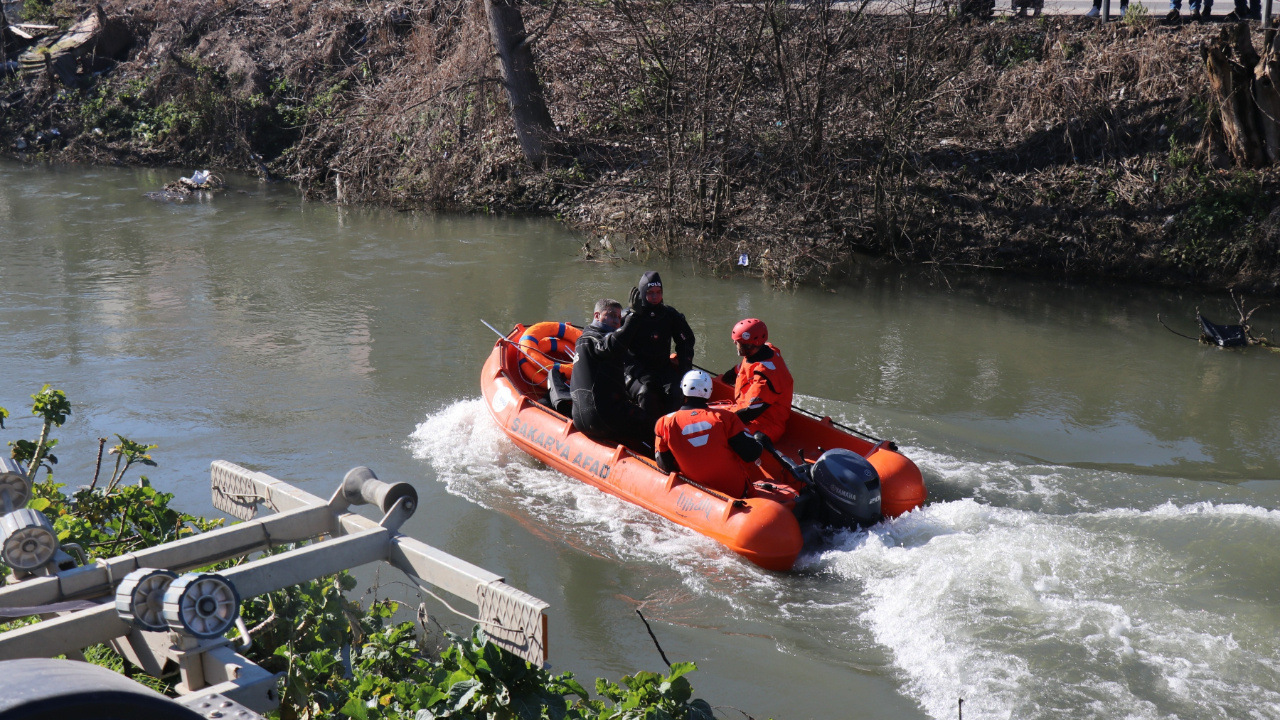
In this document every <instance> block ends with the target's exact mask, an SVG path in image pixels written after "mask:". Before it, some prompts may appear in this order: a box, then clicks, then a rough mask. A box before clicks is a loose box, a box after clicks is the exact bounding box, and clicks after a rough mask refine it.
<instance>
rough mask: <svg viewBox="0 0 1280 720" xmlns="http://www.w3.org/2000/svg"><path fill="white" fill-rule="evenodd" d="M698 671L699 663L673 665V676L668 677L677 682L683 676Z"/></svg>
mask: <svg viewBox="0 0 1280 720" xmlns="http://www.w3.org/2000/svg"><path fill="white" fill-rule="evenodd" d="M697 669H698V664H697V663H691V662H678V663H672V665H671V674H670V675H668V677H669V678H670V679H672V680H675V679H676V678H678V677H681V676H682V675H687V674H688V673H691V672H693V671H694V670H697Z"/></svg>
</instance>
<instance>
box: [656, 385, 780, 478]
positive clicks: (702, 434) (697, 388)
mask: <svg viewBox="0 0 1280 720" xmlns="http://www.w3.org/2000/svg"><path fill="white" fill-rule="evenodd" d="M680 391H681V393H682V394H683V397H684V404H682V405H681V406H680V409H679V410H677V411H675V412H673V413H669V414H667V415H664V416H662V418H661V419H659V420H658V424H657V425H656V426H655V427H654V429H653V432H654V440H653V451H654V456H655V458H656V459H657V461H658V467H659V468H660V469H661V470H662V471H663V472H667V473H672V472H680V473H684V475H685V477H688V478H689V479H690V480H693V481H694V482H696V483H699V484H701V485H704V486H706V487H709V488H711V489H712V490H717V491H719V492H722V493H724V494H725V495H728V496H729V497H733V498H740V497H742V496H743V494H744V493H746V491H747V481H748V480H749V479H750V475H749V474H748V472H747V463H753V462H755V461H756V460H758V459H759V458H760V453H761V452H762V451H763V449H764V448H763V447H761V445H760V443H758V442H756V440H755V438H752V437H751V436H750V435H748V434H747V427H746V426H745V425H743V424H742V421H741V420H739V419H738V416H737V415H735V414H733V412H732V411H730V410H728V409H727V408H713V407H708V406H707V399H708V398H710V397H711V375H710V373H708V372H706V371H705V370H690V371H689V372H687V373H685V374H684V377H683V378H682V379H681V380H680Z"/></svg>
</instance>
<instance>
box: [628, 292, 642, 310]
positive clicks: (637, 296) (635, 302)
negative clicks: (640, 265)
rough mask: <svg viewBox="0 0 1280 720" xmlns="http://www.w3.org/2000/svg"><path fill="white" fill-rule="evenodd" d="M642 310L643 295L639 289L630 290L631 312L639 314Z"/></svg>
mask: <svg viewBox="0 0 1280 720" xmlns="http://www.w3.org/2000/svg"><path fill="white" fill-rule="evenodd" d="M643 309H644V293H642V292H640V288H638V287H633V288H631V311H632V312H636V313H638V312H640V311H641V310H643Z"/></svg>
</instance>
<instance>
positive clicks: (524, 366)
mask: <svg viewBox="0 0 1280 720" xmlns="http://www.w3.org/2000/svg"><path fill="white" fill-rule="evenodd" d="M580 337H582V331H581V330H579V329H578V328H576V327H574V326H572V325H570V324H569V323H564V322H540V323H537V324H535V325H531V326H529V327H528V328H526V329H525V331H524V334H523V335H521V336H520V349H521V350H522V351H523V352H521V353H520V357H519V359H518V361H517V364H518V366H519V368H520V376H521V377H523V378H524V379H525V380H526V381H527V382H528V383H529V384H531V385H542V384H543V383H545V382H546V381H547V371H546V370H544V369H543V368H547V367H554V368H555V369H556V370H559V371H560V374H561V375H563V376H564V379H565V380H566V381H567V380H569V378H571V377H573V355H572V352H573V346H574V345H575V344H577V342H578V338H580ZM539 366H541V367H539Z"/></svg>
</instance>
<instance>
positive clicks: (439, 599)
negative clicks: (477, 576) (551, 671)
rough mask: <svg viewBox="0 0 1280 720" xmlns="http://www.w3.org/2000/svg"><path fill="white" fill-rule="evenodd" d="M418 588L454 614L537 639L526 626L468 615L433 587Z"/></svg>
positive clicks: (530, 638) (528, 638) (478, 623)
mask: <svg viewBox="0 0 1280 720" xmlns="http://www.w3.org/2000/svg"><path fill="white" fill-rule="evenodd" d="M418 589H419V590H421V591H422V592H425V593H426V594H428V595H430V596H431V597H433V598H435V599H436V602H438V603H440V604H441V605H443V606H445V607H446V608H448V610H449V611H450V612H452V613H453V614H454V615H457V616H459V617H461V618H463V619H466V620H470V621H471V622H473V623H476V624H477V625H487V626H489V627H495V628H498V629H499V630H506V631H508V632H518V633H520V634H521V635H523V636H524V639H525V640H533V639H535V637H534V636H533V635H532V634H531V633H530V632H529V631H528V630H527V629H526V628H512V627H507V626H506V625H503V624H502V623H499V622H494V621H492V620H481V619H480V618H478V617H472V616H471V615H468V614H466V613H464V612H462V611H461V610H459V609H458V608H456V607H454V606H452V605H450V604H449V601H448V600H445V599H444V598H442V597H440V596H439V595H437V594H435V593H433V592H431V589H430V588H425V587H419V588H418Z"/></svg>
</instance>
